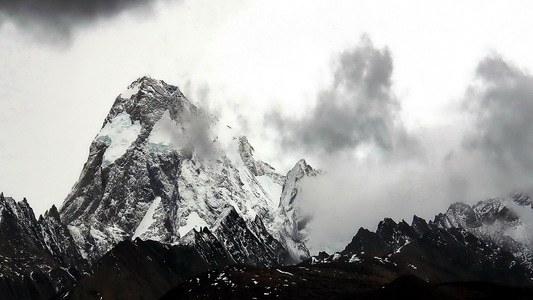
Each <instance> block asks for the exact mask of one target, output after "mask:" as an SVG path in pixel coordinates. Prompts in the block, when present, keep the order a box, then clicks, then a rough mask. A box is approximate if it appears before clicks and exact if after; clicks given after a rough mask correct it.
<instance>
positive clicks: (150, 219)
mask: <svg viewBox="0 0 533 300" xmlns="http://www.w3.org/2000/svg"><path fill="white" fill-rule="evenodd" d="M159 204H161V197H155V199H154V202H152V204H150V207H148V210H147V211H146V214H145V215H144V217H143V219H142V220H141V223H139V226H137V229H136V230H135V233H134V234H133V236H132V239H136V238H138V237H140V236H141V235H142V234H144V233H145V232H146V231H148V229H149V228H150V226H152V224H154V222H155V221H156V218H155V212H156V209H157V208H158V207H159Z"/></svg>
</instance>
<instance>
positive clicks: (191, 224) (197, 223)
mask: <svg viewBox="0 0 533 300" xmlns="http://www.w3.org/2000/svg"><path fill="white" fill-rule="evenodd" d="M202 227H208V225H207V222H206V221H205V220H204V219H202V217H200V215H198V213H197V212H195V211H193V212H192V213H190V214H189V216H188V217H187V221H186V223H185V225H184V226H181V227H180V228H179V229H178V232H179V234H180V236H185V235H186V234H187V233H189V231H191V230H193V229H196V230H197V231H200V229H201V228H202Z"/></svg>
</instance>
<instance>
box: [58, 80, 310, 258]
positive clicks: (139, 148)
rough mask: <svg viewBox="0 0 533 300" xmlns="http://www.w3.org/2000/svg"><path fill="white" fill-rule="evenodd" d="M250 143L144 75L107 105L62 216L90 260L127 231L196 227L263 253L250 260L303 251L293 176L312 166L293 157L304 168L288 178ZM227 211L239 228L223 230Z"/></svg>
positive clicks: (181, 231)
mask: <svg viewBox="0 0 533 300" xmlns="http://www.w3.org/2000/svg"><path fill="white" fill-rule="evenodd" d="M253 152H254V150H253V147H252V146H251V145H250V143H249V142H248V140H247V139H246V137H243V136H238V134H237V133H235V132H233V130H232V129H231V128H230V127H228V126H225V125H224V124H219V122H218V120H217V119H216V118H215V117H214V116H212V115H210V114H208V113H207V112H205V111H204V110H203V109H201V108H199V107H198V106H196V105H194V104H193V103H191V102H190V101H189V100H188V99H186V98H185V96H184V95H183V94H182V93H181V92H180V90H179V89H178V88H177V87H175V86H171V85H168V84H166V83H164V82H163V81H159V80H154V79H151V78H147V77H143V78H140V79H138V80H137V81H135V82H133V83H132V84H131V85H130V87H129V88H128V89H127V90H126V91H125V92H124V93H122V94H121V95H120V96H118V97H117V99H116V101H115V103H114V104H113V107H112V108H111V110H110V113H109V115H108V116H107V118H106V120H105V122H104V124H103V127H102V129H101V131H100V133H99V134H98V135H97V137H96V138H95V140H94V141H93V143H92V145H91V148H90V154H89V158H88V160H87V163H86V164H85V166H84V168H83V170H82V173H81V175H80V178H79V180H78V182H77V183H76V184H75V186H74V187H73V189H72V192H71V193H70V195H69V196H68V197H67V199H66V200H65V202H64V204H63V206H62V207H61V210H60V212H61V217H62V218H63V220H64V221H65V222H66V223H67V224H68V228H69V230H70V232H71V233H72V235H73V237H74V238H75V240H76V242H77V244H78V246H79V247H80V249H81V252H82V254H83V255H84V257H86V258H87V259H89V260H90V261H94V260H95V259H97V258H98V257H100V256H102V255H103V254H104V253H105V252H107V251H108V250H110V249H111V248H112V247H113V246H114V245H116V244H117V243H118V242H120V241H122V240H125V239H132V238H133V239H134V238H137V237H139V238H141V239H143V240H149V239H150V240H156V241H160V242H163V243H170V244H177V243H180V242H181V239H182V237H183V236H185V235H187V234H188V233H189V232H191V230H196V231H200V230H201V228H202V227H207V228H208V229H209V230H211V231H212V232H213V233H214V234H215V235H217V233H218V235H219V236H217V238H221V242H222V243H223V244H224V245H225V246H227V247H228V249H231V251H234V252H235V253H248V254H250V255H251V253H252V252H257V253H264V255H266V256H268V257H263V258H257V259H255V260H252V261H251V262H260V263H262V264H266V260H268V259H274V260H275V261H271V262H270V263H271V264H275V263H286V262H288V261H299V260H300V259H303V258H306V257H308V251H307V248H305V244H304V239H302V238H301V237H300V236H299V235H298V234H299V231H298V230H294V228H296V227H297V225H295V224H298V223H299V222H300V221H301V220H299V219H298V218H299V216H298V214H297V212H296V211H295V210H294V209H293V204H292V201H294V198H295V196H296V194H297V185H296V182H297V181H298V180H299V179H300V178H301V177H302V176H305V175H307V173H308V170H309V169H310V167H308V166H304V168H303V169H301V168H302V166H301V165H302V162H299V163H298V164H297V166H298V167H297V168H296V167H295V168H296V169H298V170H300V169H301V171H295V169H293V170H292V171H291V172H292V173H291V172H289V175H288V176H287V177H285V176H283V175H281V174H279V173H277V172H276V170H274V168H273V167H271V166H270V165H268V164H267V163H264V162H262V161H260V160H257V159H255V158H254V155H253ZM303 164H305V162H303ZM306 170H307V171H306ZM311 170H312V169H311ZM306 172H307V173H306ZM282 189H283V193H284V194H283V195H285V198H287V197H291V199H292V200H291V199H289V200H287V199H285V198H284V197H283V196H282ZM280 199H281V200H280ZM284 199H285V200H284ZM228 211H233V212H234V214H235V215H236V216H238V219H242V222H237V224H239V226H225V227H224V228H226V229H227V228H233V230H236V231H238V232H228V230H222V229H221V228H222V227H221V226H220V224H226V223H227V220H226V219H225V218H226V217H227V212H228ZM234 214H232V216H233V215H234ZM287 218H289V219H287ZM232 219H235V218H232ZM257 220H260V223H261V226H258V221H257ZM232 222H235V220H232ZM300 225H301V224H300ZM293 235H294V236H293ZM237 236H241V237H245V238H248V239H251V238H253V239H260V240H261V239H262V240H272V241H273V240H276V242H277V243H278V244H279V246H280V247H277V248H276V247H275V248H276V251H282V252H287V251H288V253H289V254H283V253H281V254H280V253H278V254H276V255H273V254H272V253H271V249H269V247H272V245H261V243H259V244H257V245H255V244H254V243H248V242H242V243H241V244H239V243H235V241H232V240H230V238H232V237H233V239H235V238H236V237H237ZM260 237H261V238H260ZM237 244H238V245H240V246H239V247H240V248H239V249H237V248H236V246H235V245H237ZM248 245H253V248H254V249H247V248H246V247H247V246H248ZM250 247H252V246H250ZM258 247H262V249H260V250H259V249H258ZM291 255H292V256H291ZM281 260H284V261H281ZM236 261H240V260H239V259H236ZM242 262H249V261H247V260H243V261H242Z"/></svg>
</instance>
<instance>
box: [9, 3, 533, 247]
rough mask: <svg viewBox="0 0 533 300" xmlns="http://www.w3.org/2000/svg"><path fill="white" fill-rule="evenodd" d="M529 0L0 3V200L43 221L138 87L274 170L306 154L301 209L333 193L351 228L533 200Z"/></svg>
mask: <svg viewBox="0 0 533 300" xmlns="http://www.w3.org/2000/svg"><path fill="white" fill-rule="evenodd" d="M528 3H529V1H487V0H483V1H427V0H425V1H401V2H400V1H393V0H391V1H335V2H331V1H308V0H306V1H271V0H270V1H246V0H231V1H230V0H220V1H207V0H196V1H187V0H184V1H180V0H160V1H144V0H137V1H124V0H113V1H107V0H98V1H90V2H87V1H81V0H80V1H66V0H65V1H51V0H49V1H48V0H46V1H44V0H43V1H38V2H36V1H30V0H22V1H2V0H0V108H1V109H2V112H3V114H2V121H1V122H0V134H1V139H0V191H3V192H4V194H5V195H8V196H13V197H15V198H16V199H17V200H21V199H22V198H23V197H26V198H27V199H28V201H29V202H30V203H31V205H32V206H33V207H34V209H35V211H36V213H37V214H40V213H42V212H44V210H46V209H48V208H49V207H50V206H51V204H54V203H55V204H56V205H60V204H61V203H62V201H63V199H64V198H65V197H66V195H67V194H68V193H69V191H70V189H71V187H72V186H73V184H74V183H75V181H76V180H77V179H78V176H79V173H80V171H81V168H82V166H83V163H84V162H85V160H86V158H87V155H88V149H89V145H90V143H91V141H92V139H93V138H94V137H95V136H96V134H97V133H98V131H99V129H100V128H101V126H102V122H103V120H104V118H105V116H106V115H107V113H108V110H109V108H110V107H111V105H112V103H113V101H114V99H115V97H116V96H117V95H118V94H119V93H120V92H122V91H123V90H124V89H125V88H126V87H127V85H128V84H129V83H131V82H132V81H133V80H135V79H136V78H138V77H141V76H143V75H150V76H152V77H154V78H158V79H163V80H165V81H166V82H167V83H170V84H175V85H178V86H179V87H180V88H181V89H182V91H183V92H184V93H185V94H186V95H187V96H188V97H189V98H190V99H192V100H193V101H196V102H198V103H201V104H202V105H205V106H207V107H208V108H209V109H210V110H211V111H212V112H213V113H215V114H217V115H219V116H220V117H221V119H222V120H223V121H224V122H227V123H228V124H230V125H231V126H233V127H236V128H241V129H242V130H243V132H245V133H246V134H247V135H248V136H249V139H250V141H251V142H252V144H253V145H254V147H255V149H256V152H257V155H258V156H259V158H261V159H263V160H265V161H267V162H269V163H270V164H272V165H273V166H275V167H276V168H277V169H278V170H280V171H281V172H282V173H284V172H286V171H287V170H288V169H289V168H290V167H292V165H293V164H294V163H295V162H296V160H297V159H299V158H301V157H305V158H307V160H308V162H309V163H310V164H311V165H313V166H316V167H319V168H322V169H325V170H327V171H328V172H327V173H326V174H327V175H326V176H324V177H323V179H320V180H322V182H321V183H320V185H316V184H310V185H311V186H323V187H324V188H323V189H321V192H318V191H317V192H314V193H312V196H309V197H308V200H307V201H308V202H309V203H307V204H306V205H307V206H308V207H310V210H312V211H315V210H317V211H324V210H327V207H332V205H330V204H329V203H330V202H328V201H335V200H331V199H332V198H335V199H340V200H338V203H337V204H338V205H337V206H338V207H340V208H342V211H343V213H344V215H343V216H342V217H343V218H344V219H345V220H346V222H345V223H347V224H348V225H346V226H354V227H356V226H369V227H371V226H373V225H372V224H374V223H377V220H378V219H381V218H382V217H384V216H385V215H392V216H393V217H397V218H410V216H412V214H413V213H417V214H419V215H422V216H423V217H426V218H427V217H431V216H432V215H433V214H435V213H437V212H439V211H442V210H443V209H445V208H446V207H447V205H448V204H449V203H451V202H453V201H459V200H462V201H467V202H474V201H477V200H480V199H483V197H490V196H499V195H503V194H506V193H509V192H511V191H515V190H525V191H529V190H531V188H532V187H533V184H531V181H532V179H533V171H531V170H533V168H532V167H533V155H532V154H531V153H532V151H531V146H533V125H532V123H531V122H530V118H531V115H533V96H532V95H533V77H532V76H531V71H532V70H533V55H531V53H533V39H532V35H531V28H533V18H531V14H530V12H531V11H533V10H532V9H533V5H530V4H528ZM357 187H359V188H357ZM333 192H336V193H337V195H336V196H332V195H331V194H332V193H333ZM313 196H314V197H313ZM324 199H327V201H324ZM391 199H392V200H391ZM324 205H327V207H323V206H324ZM362 207H366V208H367V209H368V210H372V211H373V212H374V213H373V214H371V215H372V217H368V216H369V214H368V213H365V214H363V215H357V214H356V212H355V211H361V208H362ZM311 213H312V212H311ZM339 214H341V213H340V212H339V213H336V212H329V213H328V216H325V217H322V218H321V217H320V216H317V217H315V220H316V221H315V225H314V226H315V227H320V226H322V227H326V228H327V225H328V224H329V223H328V222H329V221H331V218H332V217H331V215H333V218H337V217H339V216H338V215H339ZM354 220H355V221H354ZM336 223H337V224H345V223H342V222H336ZM346 226H345V227H346ZM339 230H340V229H339ZM350 230H351V229H350ZM351 231H353V233H355V232H356V229H354V230H351ZM353 233H352V234H353ZM318 234H320V233H318ZM341 235H342V237H341V240H342V242H344V240H345V239H346V237H347V236H349V234H348V233H342V234H341ZM320 238H321V237H319V236H318V237H314V240H315V241H316V240H320ZM318 246H324V247H329V246H328V245H316V247H318Z"/></svg>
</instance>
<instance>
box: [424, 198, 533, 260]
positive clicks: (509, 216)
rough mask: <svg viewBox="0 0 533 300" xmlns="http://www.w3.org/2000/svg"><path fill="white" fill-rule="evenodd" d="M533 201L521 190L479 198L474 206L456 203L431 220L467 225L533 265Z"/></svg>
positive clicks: (450, 225) (449, 225)
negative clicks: (499, 196) (497, 196)
mask: <svg viewBox="0 0 533 300" xmlns="http://www.w3.org/2000/svg"><path fill="white" fill-rule="evenodd" d="M531 204H532V200H531V198H530V197H529V196H528V195H526V194H521V193H517V194H513V195H511V196H509V197H504V198H494V199H489V200H485V201H479V202H478V203H476V204H475V205H473V206H470V205H468V204H464V203H454V204H452V205H450V207H449V208H448V210H447V211H446V212H445V213H441V214H438V215H437V216H436V217H435V220H434V221H433V222H430V223H431V224H432V225H435V226H438V227H440V228H464V229H466V230H468V231H469V232H470V233H472V234H474V235H475V236H477V237H479V238H481V239H485V240H490V241H492V242H494V243H496V244H498V245H499V246H501V247H504V248H506V249H509V250H510V251H511V252H512V253H513V254H514V255H515V256H516V257H518V258H520V259H521V260H522V261H524V262H525V263H526V264H528V265H529V266H530V267H532V268H533V208H532V206H531Z"/></svg>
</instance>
